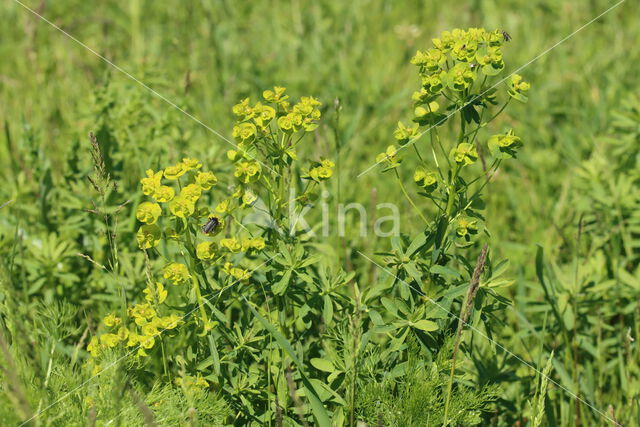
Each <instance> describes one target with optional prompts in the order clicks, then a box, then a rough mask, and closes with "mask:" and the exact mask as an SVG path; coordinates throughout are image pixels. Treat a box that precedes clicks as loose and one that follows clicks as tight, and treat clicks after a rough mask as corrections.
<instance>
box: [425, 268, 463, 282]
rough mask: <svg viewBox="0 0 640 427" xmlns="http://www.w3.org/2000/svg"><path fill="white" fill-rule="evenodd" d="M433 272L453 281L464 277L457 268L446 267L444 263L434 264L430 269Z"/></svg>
mask: <svg viewBox="0 0 640 427" xmlns="http://www.w3.org/2000/svg"><path fill="white" fill-rule="evenodd" d="M429 271H430V272H431V273H432V274H436V275H438V276H442V278H443V279H444V280H445V281H446V282H447V283H451V282H453V281H454V280H460V279H462V276H461V275H460V273H458V272H457V271H455V270H452V269H450V268H449V267H445V266H444V265H438V264H436V265H434V266H432V267H431V269H430V270H429Z"/></svg>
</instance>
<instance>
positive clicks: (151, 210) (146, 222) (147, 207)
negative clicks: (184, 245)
mask: <svg viewBox="0 0 640 427" xmlns="http://www.w3.org/2000/svg"><path fill="white" fill-rule="evenodd" d="M201 168H202V163H201V162H200V161H199V160H198V159H193V158H186V157H185V158H183V159H182V161H180V162H178V163H176V164H175V165H171V166H167V167H166V168H165V169H164V170H162V171H160V172H154V171H153V170H151V169H149V170H147V171H146V177H144V178H142V179H141V180H140V184H141V186H142V192H143V193H144V194H145V195H147V196H150V197H151V198H153V199H154V201H153V202H151V201H144V202H142V203H140V205H138V207H137V209H136V218H137V219H138V221H140V222H142V223H143V225H142V226H141V227H140V228H139V229H138V232H137V233H136V239H137V241H138V246H139V247H140V248H141V249H149V248H153V247H155V246H157V245H158V243H159V242H160V240H161V237H162V230H161V229H160V227H159V226H158V225H157V224H156V223H157V221H158V219H159V218H160V217H161V216H162V206H161V205H160V204H161V203H168V210H169V213H170V214H171V215H172V216H174V217H177V218H188V217H190V216H193V215H195V214H197V213H198V211H197V209H196V204H197V202H198V200H199V199H200V197H201V196H202V194H203V192H204V191H208V190H210V189H211V188H212V187H213V186H214V185H215V184H216V183H217V182H218V179H217V178H216V176H215V175H214V174H213V173H211V172H202V171H201ZM185 175H186V176H185ZM183 176H185V178H186V179H187V180H186V182H185V183H184V184H186V185H184V186H182V183H180V184H179V185H178V187H179V188H181V189H180V192H179V193H178V194H177V195H176V190H175V189H174V187H173V186H171V185H164V184H163V183H162V180H163V178H164V179H166V180H167V181H169V183H170V182H171V181H177V180H179V179H180V178H181V177H183ZM167 236H168V237H171V238H178V233H177V231H176V230H175V229H172V230H167Z"/></svg>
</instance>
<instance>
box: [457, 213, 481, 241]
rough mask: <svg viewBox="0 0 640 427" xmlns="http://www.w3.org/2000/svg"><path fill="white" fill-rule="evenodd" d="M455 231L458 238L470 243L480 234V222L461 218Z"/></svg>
mask: <svg viewBox="0 0 640 427" xmlns="http://www.w3.org/2000/svg"><path fill="white" fill-rule="evenodd" d="M454 230H455V234H456V237H458V238H459V239H461V240H464V241H466V242H469V241H471V239H472V238H473V237H474V236H475V235H477V234H478V231H479V224H478V220H476V219H472V218H469V217H465V216H463V217H460V218H458V219H457V220H456V223H455V228H454Z"/></svg>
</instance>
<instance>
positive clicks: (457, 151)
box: [451, 142, 478, 165]
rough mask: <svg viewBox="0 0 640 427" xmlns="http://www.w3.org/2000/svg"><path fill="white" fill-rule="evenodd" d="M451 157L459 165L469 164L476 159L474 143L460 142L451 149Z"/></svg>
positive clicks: (476, 153)
mask: <svg viewBox="0 0 640 427" xmlns="http://www.w3.org/2000/svg"><path fill="white" fill-rule="evenodd" d="M451 157H453V160H454V161H455V162H456V163H458V164H459V165H470V164H472V163H474V162H475V161H476V160H478V152H477V151H476V147H475V145H473V144H469V143H467V142H462V143H460V144H458V146H457V147H456V148H454V149H453V150H451Z"/></svg>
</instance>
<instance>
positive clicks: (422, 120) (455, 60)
mask: <svg viewBox="0 0 640 427" xmlns="http://www.w3.org/2000/svg"><path fill="white" fill-rule="evenodd" d="M504 42H505V35H504V34H503V32H502V31H500V30H494V31H487V30H485V29H484V28H469V29H468V30H462V29H455V30H453V31H444V32H443V33H442V34H441V35H440V37H438V38H434V39H433V40H432V44H433V47H432V48H430V49H427V50H424V51H421V50H419V51H418V52H417V53H416V54H415V55H414V57H413V58H412V59H411V63H413V64H414V65H416V66H418V69H419V74H420V78H421V82H422V87H421V88H420V90H419V91H417V92H415V93H414V94H413V97H412V98H413V101H414V103H415V104H416V107H417V106H424V107H423V108H421V109H418V108H416V110H415V118H414V121H415V122H417V123H419V124H420V125H421V126H424V125H427V124H440V123H441V122H442V117H443V116H440V115H438V114H437V113H436V111H437V110H438V104H437V103H436V104H433V102H434V101H435V100H436V99H437V98H438V96H440V94H441V93H442V91H443V90H444V89H445V88H447V89H449V90H451V91H453V92H457V93H460V94H461V95H462V96H468V95H469V92H468V90H469V89H471V88H472V87H473V85H474V83H475V82H476V81H477V80H478V78H479V77H480V78H481V80H480V81H484V78H486V77H492V76H496V75H498V74H499V73H500V72H502V71H503V70H504V68H505V64H504V60H503V58H502V46H503V44H504ZM528 89H529V84H528V83H525V82H523V81H522V77H520V76H518V75H514V77H512V78H511V81H510V83H509V94H510V95H511V96H512V97H514V98H515V99H518V100H520V101H523V102H525V101H526V95H525V92H526V91H527V90H528ZM481 96H482V97H483V98H484V99H486V100H487V101H492V99H493V96H494V94H493V92H492V91H487V92H486V93H483V94H482V95H481ZM434 107H435V108H434ZM396 138H397V139H398V140H400V141H402V140H403V139H405V137H404V136H403V135H402V132H400V133H399V137H396Z"/></svg>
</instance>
